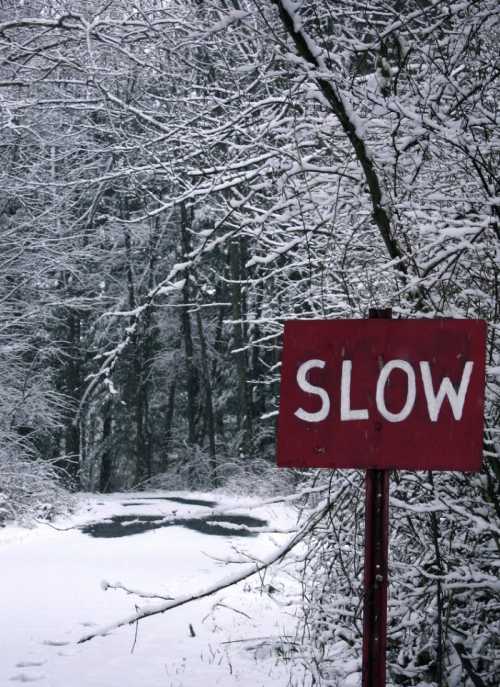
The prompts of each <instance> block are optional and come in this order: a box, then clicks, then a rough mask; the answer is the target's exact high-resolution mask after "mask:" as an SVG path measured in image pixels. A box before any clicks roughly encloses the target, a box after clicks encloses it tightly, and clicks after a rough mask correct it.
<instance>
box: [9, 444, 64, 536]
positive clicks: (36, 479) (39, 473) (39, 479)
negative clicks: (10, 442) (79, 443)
mask: <svg viewBox="0 0 500 687" xmlns="http://www.w3.org/2000/svg"><path fill="white" fill-rule="evenodd" d="M71 505H72V497H71V495H70V494H69V492H68V491H67V490H66V489H65V488H64V486H63V485H62V474H61V472H60V471H59V470H58V469H57V468H56V467H55V466H54V465H53V463H51V462H49V461H45V460H41V459H36V458H33V459H31V458H29V457H28V455H27V454H24V455H22V454H21V453H20V452H16V451H15V450H12V449H10V450H9V451H7V450H5V449H1V450H0V524H4V523H5V522H6V521H17V522H20V523H22V524H27V525H29V524H30V523H32V522H33V520H34V519H37V518H41V519H47V520H50V519H52V518H53V517H54V516H56V515H58V514H60V513H64V512H65V511H67V510H68V509H69V508H71Z"/></svg>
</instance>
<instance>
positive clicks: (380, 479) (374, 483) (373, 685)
mask: <svg viewBox="0 0 500 687" xmlns="http://www.w3.org/2000/svg"><path fill="white" fill-rule="evenodd" d="M391 317H392V311H391V310H390V309H387V310H375V309H372V310H370V318H373V319H375V318H376V319H391ZM388 549H389V470H367V471H366V478H365V569H364V583H363V584H364V603H363V681H362V687H385V684H386V682H385V673H386V649H387V589H388V586H389V579H388Z"/></svg>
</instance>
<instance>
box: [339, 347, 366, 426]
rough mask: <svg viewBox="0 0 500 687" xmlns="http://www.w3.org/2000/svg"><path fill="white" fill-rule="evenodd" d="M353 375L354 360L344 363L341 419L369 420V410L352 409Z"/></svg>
mask: <svg viewBox="0 0 500 687" xmlns="http://www.w3.org/2000/svg"><path fill="white" fill-rule="evenodd" d="M351 373H352V360H344V361H343V362H342V377H341V382H340V419H341V420H368V410H367V409H366V408H360V409H359V410H353V409H352V408H351Z"/></svg>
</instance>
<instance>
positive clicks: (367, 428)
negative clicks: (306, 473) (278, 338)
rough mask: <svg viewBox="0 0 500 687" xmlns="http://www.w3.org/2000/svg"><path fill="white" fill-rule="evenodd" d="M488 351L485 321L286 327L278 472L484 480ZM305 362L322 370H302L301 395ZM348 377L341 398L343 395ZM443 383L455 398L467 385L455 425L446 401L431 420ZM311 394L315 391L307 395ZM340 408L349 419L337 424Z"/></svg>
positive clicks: (294, 323)
mask: <svg viewBox="0 0 500 687" xmlns="http://www.w3.org/2000/svg"><path fill="white" fill-rule="evenodd" d="M485 342H486V324H485V323H484V322H483V321H481V320H445V319H442V320H383V319H379V320H293V321H289V322H287V323H286V325H285V333H284V344H283V358H282V374H281V400H280V412H279V420H278V465H279V466H281V467H324V468H362V469H407V470H461V471H474V470H479V469H480V465H481V453H482V432H483V412H484V411H483V403H484V401H483V398H484V374H485ZM307 361H323V363H324V365H323V367H319V366H318V365H316V366H312V367H309V368H308V369H306V368H305V367H302V372H303V374H302V378H301V379H302V382H301V383H302V388H301V387H300V386H299V383H298V379H297V373H298V372H299V369H300V368H301V366H304V364H305V363H306V362H307ZM348 361H350V363H349V362H348ZM390 361H395V362H394V364H393V363H391V362H390ZM343 363H345V366H344V368H343V367H342V366H343ZM467 363H472V366H471V367H470V368H469V372H470V371H471V372H470V376H469V377H468V381H467V380H466V379H465V378H466V377H467V374H468V373H467V374H466V370H467V367H466V365H467ZM349 365H350V369H349ZM426 366H427V367H426ZM306 367H307V366H306ZM343 369H344V378H345V379H344V381H345V384H344V392H345V393H344V394H343V395H342V394H341V378H342V370H343ZM304 370H305V372H304ZM425 375H427V377H426V379H427V382H426V384H427V387H426V386H425V384H424V381H425V380H424V377H425ZM429 375H430V381H429ZM444 377H447V378H449V380H450V382H451V384H452V385H453V387H454V388H455V391H457V390H459V388H460V383H461V381H462V380H465V381H467V384H465V382H464V388H466V393H465V395H464V396H463V402H462V403H461V407H460V417H459V419H456V418H455V417H454V414H453V412H452V405H451V403H450V401H449V399H448V397H445V398H444V400H443V401H442V403H441V404H438V406H439V412H438V413H437V416H436V417H435V419H434V421H433V420H432V419H431V416H430V415H431V414H432V412H434V415H436V410H435V409H434V411H433V410H432V408H431V407H430V405H429V398H431V406H432V395H431V392H430V391H429V389H431V391H432V393H434V395H436V394H437V393H438V390H439V388H440V384H441V382H442V380H443V378H444ZM304 380H306V381H304ZM412 380H413V382H414V392H415V394H414V402H413V404H412V402H411V401H412V398H411V388H410V387H411V384H412V383H413V382H412ZM348 382H350V383H349V384H348ZM306 384H309V385H310V386H311V385H312V387H313V388H314V389H316V391H315V392H313V393H310V392H309V391H306V390H304V385H306ZM429 385H430V386H429ZM310 386H309V388H310ZM377 388H378V389H379V393H378V394H377ZM426 388H427V395H426ZM321 390H322V391H323V396H322V397H321V396H320V395H319V394H320V393H321ZM346 390H348V391H349V394H348V393H347V391H346ZM348 395H350V398H347V396H348ZM341 396H342V398H341ZM428 396H429V398H428ZM342 399H343V400H342ZM459 405H460V404H459ZM341 406H342V407H343V409H344V410H343V411H342V412H343V414H344V419H341ZM405 409H406V410H405ZM327 410H328V412H327V413H326V411H327ZM323 411H324V412H323ZM382 411H383V412H382ZM406 411H408V412H407V414H406ZM297 412H299V416H297V415H296V413H297ZM457 412H458V411H457ZM383 413H385V417H384V414H383ZM315 414H316V415H315ZM322 415H326V416H325V417H324V418H322V419H320V420H315V421H310V418H311V417H316V418H317V417H318V416H322ZM403 416H405V417H404V419H400V417H403ZM304 417H305V418H308V419H306V420H304V419H303V418H304ZM346 417H347V418H349V419H345V418H346ZM387 417H390V418H392V420H388V419H387ZM350 418H354V419H350ZM394 418H396V420H395V421H394Z"/></svg>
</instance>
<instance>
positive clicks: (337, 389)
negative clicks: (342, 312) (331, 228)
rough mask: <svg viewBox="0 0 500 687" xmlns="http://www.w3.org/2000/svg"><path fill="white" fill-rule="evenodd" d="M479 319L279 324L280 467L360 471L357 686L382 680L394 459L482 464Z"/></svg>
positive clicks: (386, 315) (410, 463)
mask: <svg viewBox="0 0 500 687" xmlns="http://www.w3.org/2000/svg"><path fill="white" fill-rule="evenodd" d="M485 349H486V323H485V322H483V321H481V320H451V319H450V320H445V319H442V320H426V319H421V320H393V319H391V311H390V310H382V311H381V310H374V311H371V312H370V319H368V320H292V321H289V322H287V323H286V324H285V333H284V340H283V356H282V370H281V393H280V411H279V418H278V440H277V462H278V466H280V467H296V468H297V467H298V468H331V469H334V468H356V469H363V470H366V481H365V484H366V501H365V572H364V615H363V687H384V685H385V671H386V643H387V589H388V537H389V535H388V531H389V474H390V471H391V470H459V471H462V472H469V471H477V470H479V469H480V468H481V457H482V440H483V414H484V377H485Z"/></svg>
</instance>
